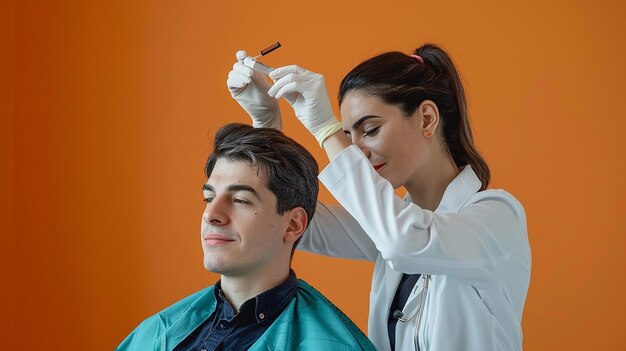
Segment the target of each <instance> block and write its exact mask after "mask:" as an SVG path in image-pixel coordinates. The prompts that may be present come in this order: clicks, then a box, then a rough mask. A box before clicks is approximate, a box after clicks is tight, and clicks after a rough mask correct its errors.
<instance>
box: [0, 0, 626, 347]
mask: <svg viewBox="0 0 626 351" xmlns="http://www.w3.org/2000/svg"><path fill="white" fill-rule="evenodd" d="M620 3H622V2H619V1H594V2H583V1H538V0H530V1H523V2H522V1H518V2H511V3H509V4H500V3H492V2H487V1H445V2H434V1H396V2H394V1H384V2H383V1H328V0H320V1H308V2H306V3H304V4H302V3H299V2H296V1H289V2H278V1H272V0H267V1H256V2H254V3H252V2H234V1H228V2H227V1H154V0H150V1H147V0H146V1H117V0H111V1H93V0H80V1H78V0H76V1H43V0H42V1H33V0H21V1H5V2H2V5H0V6H1V8H0V16H1V17H0V38H1V42H0V43H1V46H0V48H1V50H2V52H1V54H0V78H1V79H0V82H1V87H0V89H1V90H0V99H1V100H0V113H1V114H2V118H1V120H0V121H1V122H0V123H1V125H0V152H1V153H0V156H1V159H0V161H1V162H2V163H1V164H2V171H1V172H0V184H2V189H0V194H1V204H2V208H1V212H0V213H1V215H2V218H1V223H2V229H1V231H2V236H1V237H0V240H1V242H0V267H1V268H0V269H1V271H0V274H1V276H2V280H4V281H5V284H3V285H4V286H5V288H4V289H3V290H2V302H3V306H4V307H3V316H2V318H0V323H2V324H1V325H0V333H2V335H1V336H0V340H2V341H3V345H2V347H1V348H2V349H5V350H13V349H16V350H26V349H32V348H36V349H53V350H61V349H62V350H85V349H91V350H111V349H112V348H114V347H115V345H117V344H118V343H119V342H120V341H121V340H122V339H123V338H124V337H125V336H126V335H127V334H128V333H129V332H130V331H131V330H132V329H133V328H134V327H135V326H136V325H137V324H138V323H139V322H140V321H141V320H143V319H144V318H146V317H148V316H149V315H151V314H154V313H155V312H157V311H158V310H160V309H161V308H164V307H166V306H168V305H169V304H171V303H173V302H174V301H177V300H178V299H180V298H182V297H184V296H186V295H188V294H190V293H192V292H194V291H197V290H199V289H201V288H203V287H205V286H207V285H210V284H212V283H213V282H214V281H215V279H216V276H215V275H213V274H210V273H207V272H206V271H204V269H203V266H202V250H201V247H200V241H199V227H200V215H201V212H202V209H203V202H202V199H201V184H202V183H203V181H204V177H203V171H202V168H203V164H204V161H205V159H206V157H207V155H208V153H209V151H210V146H209V145H210V144H209V142H210V141H211V138H212V135H213V133H214V132H215V130H216V129H217V128H218V127H219V126H221V125H222V124H224V123H226V122H229V121H239V122H247V121H248V119H247V117H246V115H245V114H244V113H243V111H241V110H240V108H239V106H238V105H237V104H236V103H235V102H234V101H233V100H232V99H231V98H230V95H229V93H228V91H227V89H226V85H225V81H226V76H227V73H228V71H229V70H230V67H231V65H232V63H233V61H234V53H235V51H236V50H237V49H247V50H248V51H249V52H251V53H254V52H256V51H258V50H260V49H261V48H264V47H265V46H267V45H269V44H271V43H273V42H274V41H276V40H280V41H281V43H282V44H283V48H281V49H280V50H279V51H276V52H275V53H273V54H272V55H270V56H268V57H266V58H265V59H264V60H263V61H264V62H265V63H266V64H268V65H271V66H281V65H286V64H294V63H295V64H299V65H301V66H303V67H306V68H309V69H311V70H313V71H317V72H320V73H323V74H324V75H325V76H326V78H327V84H328V90H329V93H330V95H331V96H333V97H334V96H336V94H337V87H338V84H339V82H340V80H341V78H342V77H343V75H345V74H346V73H347V72H348V71H349V69H350V68H352V67H353V66H354V65H356V64H357V63H359V62H361V61H362V60H364V59H366V58H369V57H371V56H373V55H375V54H377V53H380V52H383V51H388V50H401V51H404V52H409V51H411V50H412V49H413V48H414V47H416V46H417V45H419V44H421V43H423V42H426V41H428V42H435V43H440V44H442V45H443V46H444V47H445V48H447V49H448V51H449V52H450V53H451V55H452V56H453V58H454V59H455V60H456V63H457V65H458V68H459V69H460V71H461V73H462V75H463V77H464V79H465V87H466V91H467V93H468V99H469V106H470V114H471V118H472V123H473V128H474V132H475V136H476V139H477V142H478V146H479V148H480V150H481V151H482V152H483V154H484V156H485V157H486V159H487V160H488V162H489V165H490V166H491V170H492V173H493V182H492V186H493V187H502V188H505V189H507V190H509V191H510V192H512V193H513V194H514V195H516V196H517V197H518V198H519V199H520V200H521V202H522V203H523V204H524V205H525V207H526V211H527V215H528V228H529V236H530V242H531V247H532V253H533V267H532V268H533V269H532V278H531V285H530V290H529V293H528V298H527V301H526V309H525V313H524V319H523V322H522V323H523V329H524V347H525V349H526V350H565V349H587V348H590V349H595V350H614V349H622V348H623V333H624V332H623V326H624V319H625V318H626V304H625V302H624V278H625V277H626V274H625V273H626V264H625V263H626V259H625V255H624V248H625V247H626V245H625V241H626V239H625V237H626V235H624V234H626V230H625V229H624V228H625V227H626V220H625V219H624V218H626V216H624V214H623V212H624V210H625V209H626V207H625V206H624V205H623V202H624V198H625V196H626V186H625V185H624V181H623V179H624V175H623V174H624V170H625V169H624V168H625V161H624V159H625V157H624V151H626V147H625V146H626V142H625V139H626V138H625V137H624V128H625V127H626V122H625V120H626V119H625V117H626V116H625V113H624V108H623V104H622V102H623V101H624V95H625V94H624V93H625V89H624V88H623V86H624V82H625V81H626V69H624V67H623V65H624V62H626V47H625V45H624V38H625V37H626V36H625V34H626V26H625V24H624V18H625V17H624V16H625V15H626V11H624V5H622V4H620ZM333 102H334V99H333ZM282 106H283V111H284V117H285V131H286V132H287V134H289V135H291V136H294V137H295V138H296V139H298V140H300V141H301V142H302V143H303V144H304V145H305V146H306V147H307V148H309V149H310V150H312V151H313V152H314V155H315V156H316V157H317V159H318V160H319V161H320V163H321V165H322V166H323V165H325V164H326V163H327V161H326V159H325V156H324V154H323V152H322V150H321V149H320V148H319V147H317V145H316V144H315V141H314V140H313V138H312V137H311V136H309V134H308V133H307V132H306V131H305V130H304V128H303V127H301V126H300V124H299V122H298V121H297V120H295V118H294V117H293V113H292V112H291V110H289V109H288V108H287V107H288V106H287V105H285V104H284V103H283V105H282ZM334 108H335V110H336V111H337V106H336V105H335V106H334ZM7 165H8V167H7ZM322 200H324V201H333V200H332V199H331V197H330V196H329V195H328V193H327V192H326V191H324V192H323V194H322ZM5 228H6V229H5ZM294 267H295V269H296V271H297V272H298V274H299V276H300V277H302V278H304V279H306V280H307V281H309V282H310V283H311V284H313V285H314V286H316V287H317V288H319V289H320V290H321V291H322V292H323V293H325V294H326V295H327V296H328V297H329V298H330V299H331V300H333V301H334V302H336V304H337V305H338V306H339V307H341V308H342V309H343V310H344V311H345V312H346V313H347V314H348V315H349V316H350V317H352V318H353V319H354V320H355V321H356V323H357V324H358V325H359V326H360V327H361V328H362V329H366V317H367V313H368V311H367V306H368V292H369V284H370V280H369V279H370V274H371V271H372V266H371V265H370V264H368V263H363V262H348V261H343V260H337V259H329V258H322V257H318V256H313V255H309V254H305V253H298V254H297V256H296V258H295V263H294ZM7 283H8V284H7ZM7 286H8V288H7ZM5 334H6V335H5ZM7 343H8V344H7Z"/></svg>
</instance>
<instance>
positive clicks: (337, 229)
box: [298, 202, 378, 262]
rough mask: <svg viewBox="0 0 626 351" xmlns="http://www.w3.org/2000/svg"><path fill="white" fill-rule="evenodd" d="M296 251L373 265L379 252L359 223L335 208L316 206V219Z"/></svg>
mask: <svg viewBox="0 0 626 351" xmlns="http://www.w3.org/2000/svg"><path fill="white" fill-rule="evenodd" d="M298 249H301V250H304V251H308V252H312V253H316V254H321V255H326V256H331V257H339V258H347V259H356V260H367V261H372V262H374V261H376V256H377V255H378V250H377V249H376V246H375V245H374V243H373V242H372V240H371V239H370V237H369V236H368V235H367V234H366V233H365V231H364V230H363V228H361V226H360V225H359V223H358V222H357V221H356V220H355V219H354V217H352V216H351V215H350V214H349V213H348V211H346V210H345V209H344V208H343V207H341V206H338V205H328V206H327V205H324V204H323V203H321V202H318V203H317V208H316V210H315V215H314V216H313V220H312V221H311V223H310V224H309V227H308V228H307V230H306V231H305V232H304V235H303V236H302V239H301V240H300V243H299V244H298Z"/></svg>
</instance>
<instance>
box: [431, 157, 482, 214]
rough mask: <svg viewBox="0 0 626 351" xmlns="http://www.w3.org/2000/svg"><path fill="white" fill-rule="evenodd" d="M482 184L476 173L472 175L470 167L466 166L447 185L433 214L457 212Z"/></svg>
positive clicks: (472, 171)
mask: <svg viewBox="0 0 626 351" xmlns="http://www.w3.org/2000/svg"><path fill="white" fill-rule="evenodd" d="M482 184H483V183H482V182H481V181H480V179H478V176H477V175H476V173H474V170H473V169H472V166H470V165H466V166H465V167H463V169H462V170H461V173H459V174H458V175H457V176H456V178H454V179H453V180H452V182H450V184H448V187H447V188H446V191H445V192H444V193H443V197H442V198H441V202H439V206H438V207H437V209H436V210H435V212H439V213H457V212H459V211H460V210H461V207H463V205H465V203H466V202H467V201H468V200H469V199H470V198H471V197H472V196H473V195H474V194H476V193H477V192H478V191H479V190H480V187H481V186H482Z"/></svg>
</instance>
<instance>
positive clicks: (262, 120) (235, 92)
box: [226, 50, 283, 130]
mask: <svg viewBox="0 0 626 351" xmlns="http://www.w3.org/2000/svg"><path fill="white" fill-rule="evenodd" d="M236 56H237V62H236V63H235V64H234V65H233V69H232V70H231V71H230V72H229V73H228V80H227V81H226V85H227V86H228V90H230V94H231V95H232V97H233V98H234V99H235V100H237V102H238V103H239V105H241V107H243V109H244V110H245V111H246V112H247V113H248V115H250V117H251V118H252V125H253V126H254V127H255V128H259V127H267V128H275V129H279V130H280V129H282V126H283V121H282V118H281V115H280V108H279V106H278V100H276V99H274V98H273V97H271V96H269V95H267V91H268V90H269V88H270V84H269V82H268V81H267V80H266V78H265V76H264V75H263V74H262V73H260V72H257V71H254V70H253V69H252V68H250V67H248V66H246V65H244V64H243V61H244V59H245V58H246V57H247V56H248V55H247V54H246V52H245V51H243V50H239V51H237V54H236Z"/></svg>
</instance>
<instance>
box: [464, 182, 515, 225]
mask: <svg viewBox="0 0 626 351" xmlns="http://www.w3.org/2000/svg"><path fill="white" fill-rule="evenodd" d="M476 204H480V205H481V206H485V207H486V208H493V207H498V208H502V207H504V208H510V209H512V210H513V211H514V212H515V213H516V214H517V215H518V216H519V217H522V218H523V219H525V218H526V212H525V210H524V206H523V205H522V203H521V202H520V201H519V200H518V199H517V198H516V197H515V196H514V195H513V194H511V193H510V192H508V191H506V190H504V189H486V190H482V191H478V192H476V193H475V194H474V195H472V196H471V197H470V198H469V200H468V201H467V202H466V203H465V205H464V206H463V208H467V207H469V206H472V205H476ZM503 204H504V205H506V206H502V205H503Z"/></svg>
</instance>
